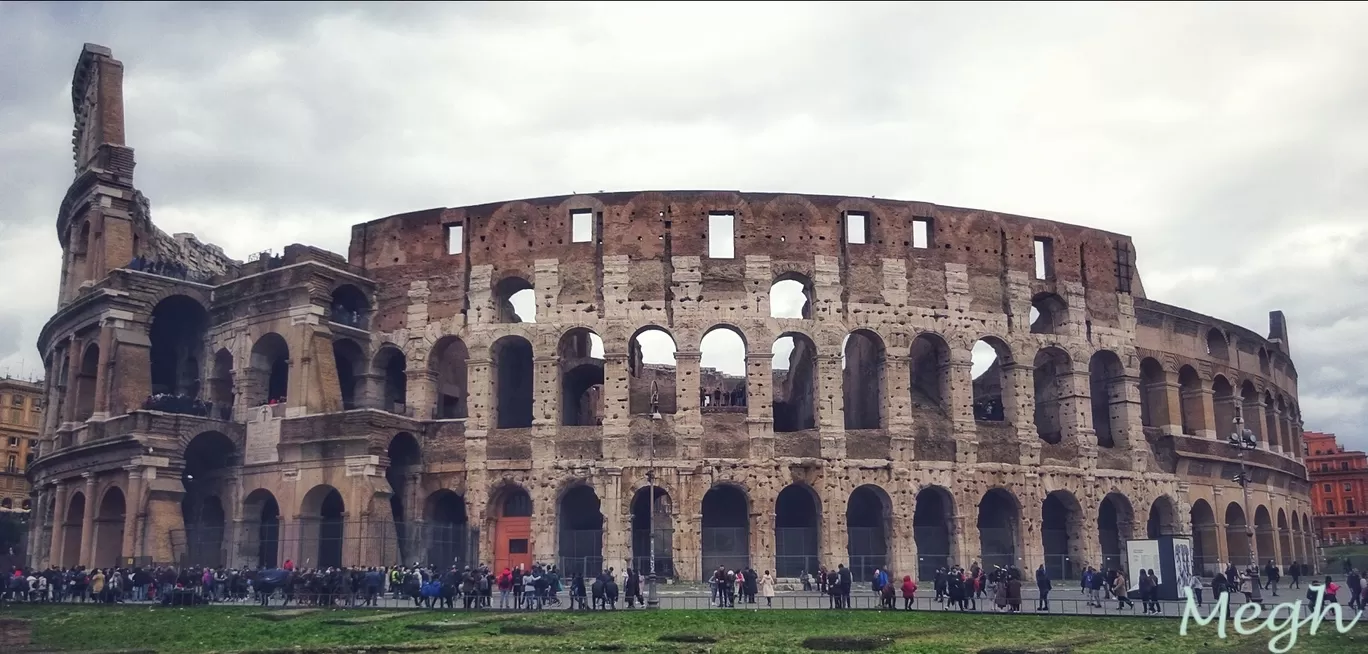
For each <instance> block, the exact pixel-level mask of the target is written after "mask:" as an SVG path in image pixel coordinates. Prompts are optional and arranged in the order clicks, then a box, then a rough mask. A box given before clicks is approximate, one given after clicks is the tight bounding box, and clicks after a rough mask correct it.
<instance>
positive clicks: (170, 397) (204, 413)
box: [142, 393, 214, 417]
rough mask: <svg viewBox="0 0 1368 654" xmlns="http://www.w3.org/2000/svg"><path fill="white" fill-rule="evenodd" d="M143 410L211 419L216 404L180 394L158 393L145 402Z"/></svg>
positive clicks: (149, 396) (148, 397)
mask: <svg viewBox="0 0 1368 654" xmlns="http://www.w3.org/2000/svg"><path fill="white" fill-rule="evenodd" d="M142 408H144V409H146V410H148V411H165V412H166V413H181V414H185V415H191V416H201V417H209V416H212V415H213V413H214V403H213V402H207V401H205V400H201V399H199V398H198V397H192V396H189V395H183V394H178V393H156V394H154V395H148V396H147V399H145V400H143V404H142Z"/></svg>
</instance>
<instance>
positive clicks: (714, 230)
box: [708, 212, 736, 259]
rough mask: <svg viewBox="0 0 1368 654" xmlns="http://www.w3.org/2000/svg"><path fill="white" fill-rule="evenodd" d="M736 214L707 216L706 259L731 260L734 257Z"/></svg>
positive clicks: (712, 214)
mask: <svg viewBox="0 0 1368 654" xmlns="http://www.w3.org/2000/svg"><path fill="white" fill-rule="evenodd" d="M735 229H736V214H734V213H730V212H727V213H711V214H708V258H709V259H732V258H735V257H736V241H735V238H736V232H735Z"/></svg>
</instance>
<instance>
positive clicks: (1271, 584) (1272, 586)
mask: <svg viewBox="0 0 1368 654" xmlns="http://www.w3.org/2000/svg"><path fill="white" fill-rule="evenodd" d="M1264 575H1265V576H1266V577H1268V581H1265V582H1264V587H1263V589H1264V590H1272V591H1273V597H1277V596H1278V580H1279V579H1281V578H1282V575H1281V574H1279V572H1278V566H1276V565H1274V564H1273V559H1269V560H1268V565H1266V566H1264Z"/></svg>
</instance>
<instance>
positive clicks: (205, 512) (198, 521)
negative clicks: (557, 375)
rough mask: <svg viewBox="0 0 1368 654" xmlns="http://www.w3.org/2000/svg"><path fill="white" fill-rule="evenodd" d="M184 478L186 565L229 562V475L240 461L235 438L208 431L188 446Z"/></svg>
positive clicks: (182, 479)
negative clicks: (226, 549)
mask: <svg viewBox="0 0 1368 654" xmlns="http://www.w3.org/2000/svg"><path fill="white" fill-rule="evenodd" d="M184 456H185V469H184V471H183V472H182V473H181V482H182V485H183V486H184V487H185V495H184V496H182V497H181V518H182V520H183V521H184V524H185V549H184V553H185V556H186V557H187V560H186V561H185V563H184V564H185V565H209V566H219V565H223V564H224V562H225V557H224V551H223V549H224V542H225V541H224V533H223V532H224V528H225V526H226V522H225V515H224V510H223V503H222V501H221V500H220V498H221V497H225V496H226V493H227V491H228V489H227V488H225V487H224V485H225V477H226V475H227V473H228V472H229V470H230V469H231V468H232V467H233V466H236V465H238V453H237V448H236V447H234V446H233V441H231V440H229V438H228V437H227V436H224V435H223V434H220V433H218V432H212V431H211V432H204V433H202V434H199V435H197V436H195V437H194V438H192V439H190V443H189V444H187V445H186V446H185V455H184Z"/></svg>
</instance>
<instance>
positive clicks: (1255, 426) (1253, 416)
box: [1232, 379, 1269, 450]
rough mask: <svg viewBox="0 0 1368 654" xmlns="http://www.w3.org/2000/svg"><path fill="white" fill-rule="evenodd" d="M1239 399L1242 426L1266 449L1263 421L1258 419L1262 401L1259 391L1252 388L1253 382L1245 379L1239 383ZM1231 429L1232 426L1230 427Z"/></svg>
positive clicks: (1266, 442) (1266, 441) (1267, 445)
mask: <svg viewBox="0 0 1368 654" xmlns="http://www.w3.org/2000/svg"><path fill="white" fill-rule="evenodd" d="M1240 401H1241V403H1242V404H1243V405H1244V426H1245V429H1248V430H1250V431H1252V432H1254V438H1255V439H1256V440H1258V441H1259V446H1260V447H1261V448H1262V449H1265V450H1266V449H1268V447H1269V442H1268V435H1267V434H1265V433H1264V427H1263V422H1262V421H1261V420H1259V416H1260V415H1261V414H1262V409H1263V402H1262V400H1261V398H1260V397H1259V391H1258V390H1257V389H1255V388H1254V382H1252V381H1249V380H1248V379H1246V380H1245V381H1244V383H1243V384H1240ZM1232 431H1234V430H1233V428H1232Z"/></svg>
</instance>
